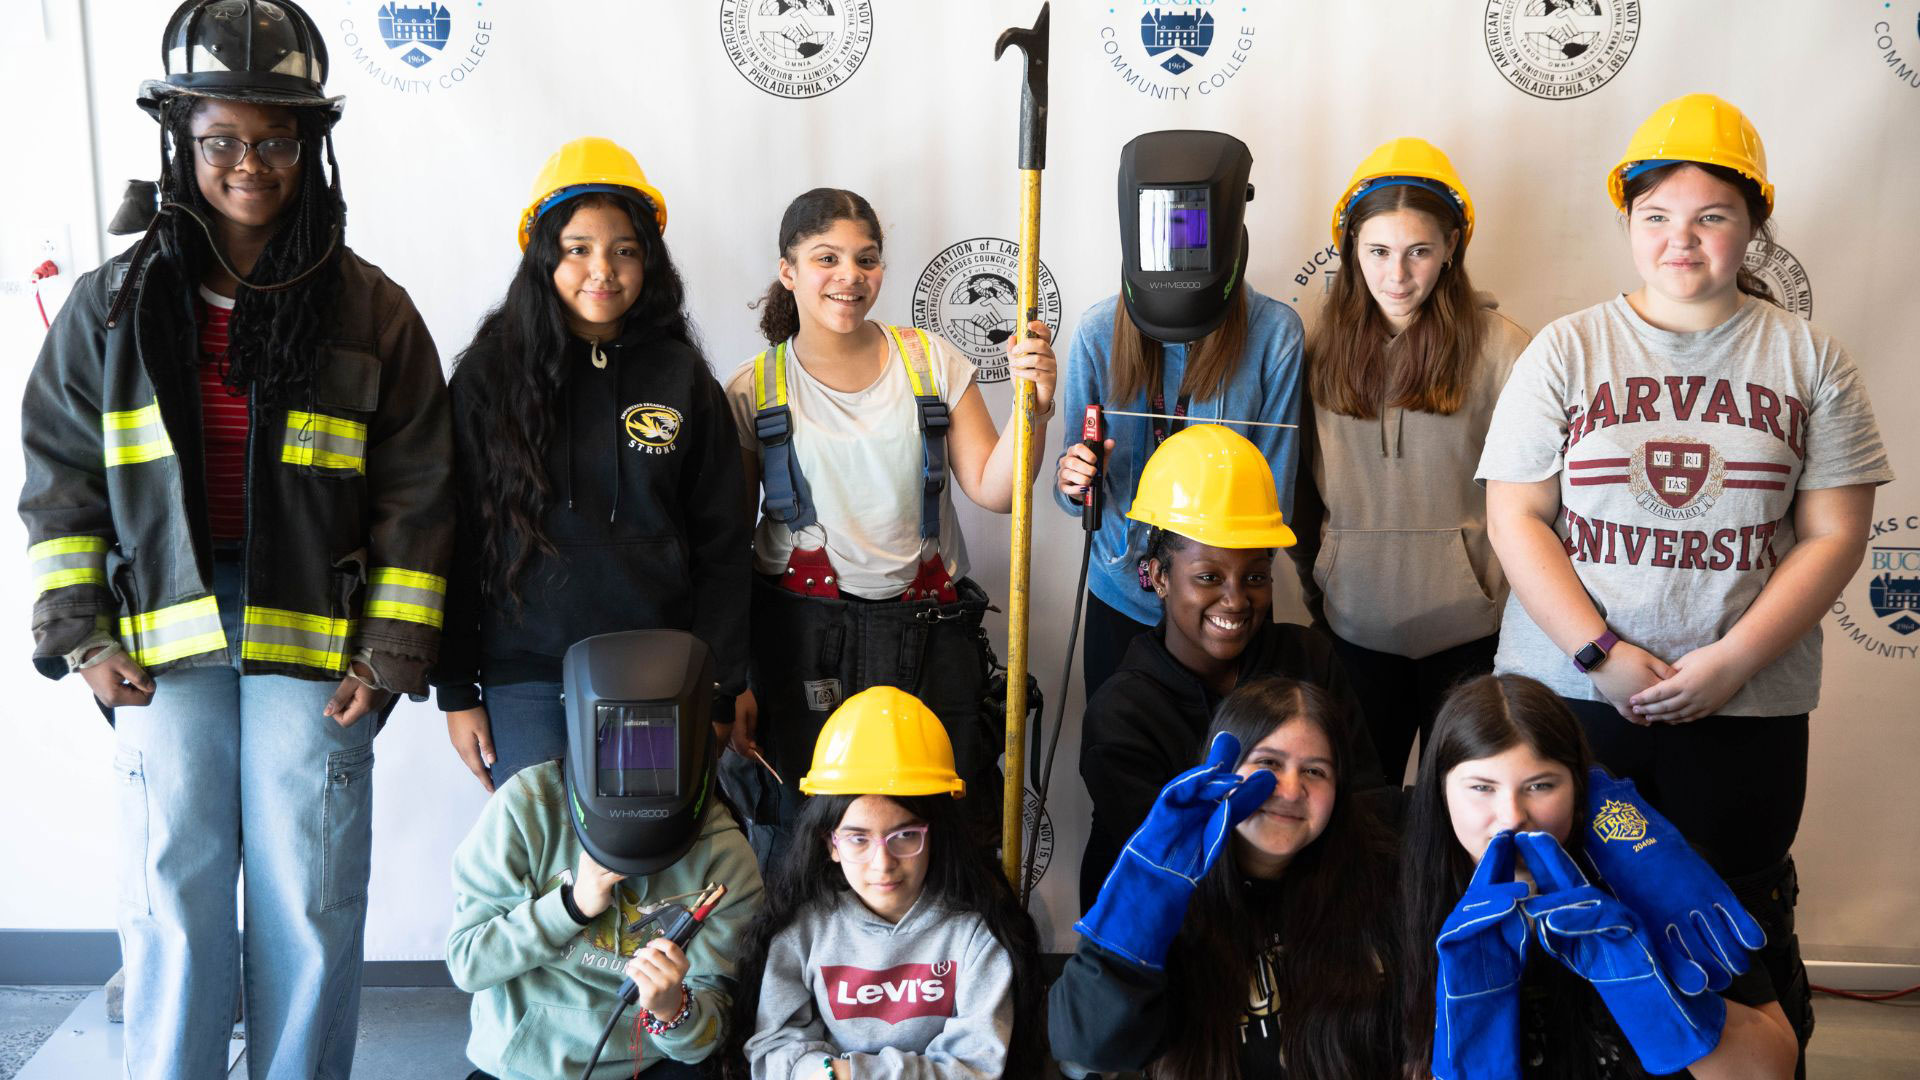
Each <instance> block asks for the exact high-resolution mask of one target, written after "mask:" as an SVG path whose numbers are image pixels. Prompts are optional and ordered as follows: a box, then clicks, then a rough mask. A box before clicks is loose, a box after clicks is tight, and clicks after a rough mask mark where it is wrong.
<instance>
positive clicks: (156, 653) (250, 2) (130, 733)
mask: <svg viewBox="0 0 1920 1080" xmlns="http://www.w3.org/2000/svg"><path fill="white" fill-rule="evenodd" d="M163 55H164V56H165V57H166V64H167V67H166V77H165V78H164V79H162V80H155V81H150V82H148V83H146V84H145V85H144V87H143V88H142V95H141V101H140V104H141V105H142V107H143V108H145V109H146V110H147V111H148V112H150V113H152V114H153V115H154V117H155V118H156V119H157V120H158V121H159V122H160V124H161V127H162V131H163V154H164V157H163V163H164V172H163V173H162V179H161V181H160V184H159V188H158V200H157V202H158V206H159V210H160V212H159V214H158V216H152V215H153V211H154V208H155V205H156V199H155V197H154V187H153V185H151V184H148V185H136V188H135V190H133V191H130V192H129V196H130V197H129V200H128V202H127V205H126V206H125V207H123V208H122V211H121V217H120V218H116V224H120V223H122V222H123V221H124V220H125V219H127V218H129V217H130V218H131V219H132V222H131V224H132V228H133V229H139V228H142V227H144V228H145V229H146V235H145V236H144V237H143V238H142V239H141V240H140V242H139V243H138V244H137V245H136V246H135V247H134V248H133V249H132V251H131V252H129V253H128V254H125V255H122V256H119V257H117V258H115V259H113V260H112V261H110V262H109V263H108V264H107V265H106V266H104V267H101V268H100V269H98V270H96V271H94V272H93V273H91V274H89V275H87V276H86V277H85V278H84V279H82V280H81V282H80V283H79V284H78V285H77V286H76V288H75V291H74V294H73V296H72V298H71V300H70V301H69V302H68V304H67V305H66V307H65V308H64V309H63V310H62V311H61V313H60V317H59V319H58V321H57V322H56V323H55V325H54V326H53V328H52V330H51V332H50V334H49V336H48V338H47V341H46V344H45V346H44V347H43V348H42V349H41V352H40V357H39V360H38V362H37V363H36V365H35V368H34V372H33V375H32V378H31V379H30V380H29V381H28V383H27V390H26V399H25V403H24V417H23V422H22V431H23V438H24V442H25V451H26V484H25V488H24V490H23V491H22V493H21V499H20V510H21V516H22V517H23V518H24V519H25V521H26V525H27V531H28V534H29V541H30V543H31V544H32V547H31V549H30V550H29V557H30V559H31V560H32V563H33V572H34V574H35V575H36V577H37V582H38V586H39V595H38V599H37V600H36V602H35V604H34V609H33V632H34V663H35V665H36V666H37V667H38V668H39V669H40V670H41V672H42V673H44V674H46V675H48V676H50V677H54V678H58V677H60V676H62V675H65V674H66V673H67V672H69V671H76V670H77V671H79V672H80V674H81V675H82V677H83V678H85V680H86V682H87V685H88V686H89V687H90V688H91V689H92V691H93V693H94V695H95V697H96V699H97V700H98V702H99V704H100V705H101V707H102V708H103V710H105V711H106V712H107V713H108V715H109V717H110V718H111V719H112V720H113V721H114V722H115V725H116V729H115V740H116V742H115V756H114V766H115V771H116V773H117V774H118V775H119V776H120V778H121V780H122V783H121V784H120V786H119V790H120V799H121V830H120V838H119V853H118V859H117V861H118V863H119V876H120V893H119V924H120V938H121V949H122V955H123V957H124V962H125V967H126V975H127V990H126V994H127V996H126V1005H127V1008H126V1019H127V1023H126V1037H125V1045H126V1068H127V1074H128V1075H129V1076H132V1077H203V1076H212V1075H218V1074H223V1073H224V1072H225V1070H226V1061H227V1058H226V1056H225V1055H226V1053H227V1045H228V1040H229V1034H230V1031H231V1028H232V1024H233V1001H234V998H235V994H236V991H237V989H238V988H237V987H236V985H235V984H236V982H237V981H238V976H239V970H240V963H239V961H240V960H241V956H240V955H239V954H240V953H241V950H242V938H241V937H240V935H238V934H237V933H236V930H235V926H236V923H237V922H240V921H242V920H241V919H240V918H238V917H237V916H238V915H239V914H240V913H237V912H236V911H235V889H234V883H235V878H236V875H238V874H240V873H242V872H244V874H245V877H246V884H247V888H246V907H245V911H244V924H245V931H246V932H245V936H244V960H245V967H246V975H247V977H246V982H245V998H246V1000H245V1006H246V1015H247V1030H248V1038H247V1056H248V1061H249V1069H250V1071H251V1073H252V1075H254V1076H268V1075H274V1076H280V1075H287V1076H294V1075H299V1076H313V1075H339V1076H344V1075H346V1074H347V1072H348V1071H349V1069H350V1067H351V1063H352V1058H353V1046H354V1031H355V1027H356V1024H357V1019H358V1010H359V987H360V957H361V934H362V930H363V927H364V924H365V919H366V905H367V899H366V898H367V877H368V870H369V856H370V847H371V842H372V832H371V826H372V777H371V770H372V768H373V748H372V743H373V736H374V732H375V731H376V730H377V728H378V727H379V724H380V717H381V716H382V715H383V713H384V710H385V709H386V708H387V707H388V706H389V705H390V704H391V702H392V694H393V693H394V692H405V693H410V694H419V693H422V692H423V691H424V690H425V688H426V672H427V669H428V667H429V666H430V665H431V664H432V663H433V661H434V659H435V652H436V650H437V644H438V638H439V632H440V624H441V618H442V616H441V612H442V606H443V601H444V598H445V591H446V581H445V578H444V576H443V575H444V574H445V573H446V571H447V566H446V564H447V561H448V553H449V546H450V540H451V535H450V533H451V522H452V497H451V488H450V482H449V469H448V461H449V459H450V446H449V437H448V423H447V404H446V390H445V386H444V383H443V381H442V378H441V373H440V364H439V360H438V358H437V357H436V355H435V353H434V348H433V343H432V341H431V340H430V339H429V338H428V336H427V330H426V327H425V325H424V324H423V323H422V322H421V319H420V316H419V314H418V313H417V312H416V311H415V310H414V307H413V304H412V303H411V302H410V301H409V300H408V298H407V295H406V293H405V292H404V291H402V290H401V289H400V287H399V286H397V285H395V284H394V283H393V282H392V281H390V280H388V279H387V277H386V276H385V275H384V274H382V273H381V272H380V271H379V270H378V269H377V268H375V267H373V266H372V265H370V264H368V263H366V262H365V261H363V260H361V259H360V258H359V257H358V256H356V255H355V254H354V253H353V252H352V251H350V250H348V249H347V248H346V247H345V245H344V244H343V243H342V237H341V227H342V222H343V203H342V201H341V196H340V187H339V175H338V172H337V169H336V168H334V166H333V157H332V145H331V141H330V139H329V136H328V133H329V131H330V130H331V128H332V126H333V124H334V122H335V121H336V120H337V119H338V117H339V108H340V99H339V98H337V97H334V98H329V97H326V96H325V94H324V91H323V90H322V81H323V79H324V78H325V69H326V47H325V45H324V43H323V42H322V41H321V38H320V35H319V33H318V32H317V31H316V29H315V28H314V25H313V23H312V22H311V20H309V19H308V18H307V16H306V14H305V13H304V12H302V11H301V10H300V9H299V8H298V7H296V6H294V5H293V4H291V3H285V2H280V3H269V2H267V0H219V2H215V0H195V2H189V3H186V4H183V5H182V6H181V7H180V8H179V10H177V11H176V12H175V13H174V16H173V18H172V19H171V20H170V21H169V23H168V26H167V29H166V37H165V45H164V48H163ZM128 231H131V230H128Z"/></svg>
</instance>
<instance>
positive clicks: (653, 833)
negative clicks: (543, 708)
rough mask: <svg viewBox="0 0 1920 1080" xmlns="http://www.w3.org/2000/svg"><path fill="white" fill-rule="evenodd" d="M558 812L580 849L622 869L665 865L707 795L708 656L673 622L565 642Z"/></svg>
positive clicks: (686, 837) (702, 811) (683, 845)
mask: <svg viewBox="0 0 1920 1080" xmlns="http://www.w3.org/2000/svg"><path fill="white" fill-rule="evenodd" d="M563 672H564V675H563V677H564V679H565V692H566V697H565V702H564V704H565V708H566V716H567V752H566V759H565V761H564V762H563V763H562V769H561V771H562V772H563V773H564V774H565V776H566V781H567V819H568V820H569V821H571V822H572V823H573V831H574V835H576V836H578V837H579V838H580V844H581V846H582V847H585V848H586V849H587V854H589V855H591V856H593V860H594V861H595V862H597V863H599V864H600V865H601V866H604V867H606V868H607V869H609V870H613V871H616V872H618V873H622V874H626V875H628V876H635V875H644V874H651V873H655V872H656V871H659V870H663V869H665V868H666V867H668V866H671V865H673V863H675V862H676V861H678V860H679V858H680V857H681V856H682V855H685V854H686V853H687V849H688V848H690V847H692V846H693V841H694V837H695V836H697V835H699V832H700V822H701V820H702V818H703V817H704V816H705V815H706V812H707V802H708V800H709V799H712V798H714V797H715V795H714V791H713V763H714V759H715V757H716V756H717V747H716V746H715V745H714V734H713V727H712V724H711V720H712V716H713V708H714V681H713V657H712V655H711V654H710V653H709V652H708V651H707V646H706V644H705V643H704V642H702V641H701V640H700V639H699V638H696V637H694V636H693V635H692V634H689V633H686V632H685V631H682V630H629V631H626V632H623V633H618V634H601V635H599V636H597V637H590V638H587V639H586V640H584V641H579V642H576V643H574V645H573V647H572V648H570V649H568V650H567V655H566V659H565V660H564V661H563Z"/></svg>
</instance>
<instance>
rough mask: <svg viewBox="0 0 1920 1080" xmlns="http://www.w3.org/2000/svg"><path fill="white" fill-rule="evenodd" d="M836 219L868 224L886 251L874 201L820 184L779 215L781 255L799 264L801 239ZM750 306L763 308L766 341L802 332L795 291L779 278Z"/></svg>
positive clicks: (830, 225) (762, 331)
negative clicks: (796, 255)
mask: <svg viewBox="0 0 1920 1080" xmlns="http://www.w3.org/2000/svg"><path fill="white" fill-rule="evenodd" d="M837 221H857V222H859V223H861V224H862V225H865V226H866V227H867V232H868V233H870V234H871V235H872V236H873V246H874V247H876V248H879V249H881V250H883V251H884V250H886V246H887V240H886V236H885V235H884V234H883V233H882V231H881V228H880V217H879V215H877V214H875V213H874V212H873V205H872V204H871V203H869V202H867V200H866V199H864V198H862V197H861V196H860V195H859V194H858V193H857V192H852V191H848V190H846V189H845V188H824V187H820V188H814V189H813V190H812V191H807V192H803V193H802V194H801V195H800V196H798V197H797V198H795V199H794V200H793V201H792V202H790V203H788V204H787V210H786V213H784V214H781V215H780V245H779V256H780V258H783V259H785V260H787V262H788V263H797V262H798V261H799V260H798V259H796V258H795V257H794V256H795V254H796V252H797V250H798V249H799V247H800V241H802V240H805V239H806V238H808V237H810V236H819V235H820V234H821V233H823V232H826V231H827V230H828V229H831V228H833V225H834V223H835V222H837ZM750 306H752V307H758V308H759V309H760V336H761V337H763V338H765V339H766V340H767V341H769V342H781V341H785V340H787V339H788V338H790V337H792V336H793V335H795V334H797V333H799V332H800V305H799V304H798V303H796V302H795V301H794V299H793V290H791V289H789V288H787V287H786V286H785V285H783V284H781V283H780V280H779V279H778V278H775V279H774V282H773V284H771V285H769V286H767V294H766V295H765V296H762V297H761V298H760V299H758V300H756V301H754V302H753V304H752V305H750Z"/></svg>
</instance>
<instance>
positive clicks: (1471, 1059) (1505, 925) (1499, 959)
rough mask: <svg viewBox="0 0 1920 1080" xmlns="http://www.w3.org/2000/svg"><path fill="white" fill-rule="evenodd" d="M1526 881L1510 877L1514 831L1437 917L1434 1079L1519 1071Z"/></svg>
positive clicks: (1475, 1078) (1494, 843)
mask: <svg viewBox="0 0 1920 1080" xmlns="http://www.w3.org/2000/svg"><path fill="white" fill-rule="evenodd" d="M1526 895H1527V886H1526V885H1525V883H1523V882H1516V881H1514V880H1513V834H1512V833H1510V832H1503V833H1500V834H1498V835H1497V836H1495V837H1494V838H1493V839H1492V840H1491V841H1490V842H1488V844H1487V850H1486V853H1485V854H1483V855H1481V856H1480V865H1479V866H1478V867H1476V868H1475V869H1474V871H1473V880H1472V881H1470V882H1468V883H1467V891H1466V894H1465V895H1463V896H1462V897H1460V902H1459V903H1458V904H1456V905H1454V908H1453V914H1451V915H1448V916H1447V921H1446V922H1444V923H1442V924H1440V936H1439V937H1438V938H1435V939H1434V943H1433V947H1434V949H1435V951H1436V952H1438V953H1439V955H1440V967H1439V973H1438V974H1437V975H1436V976H1435V979H1434V990H1433V1075H1434V1080H1492V1078H1494V1077H1501V1078H1510V1077H1516V1076H1519V1075H1520V975H1521V973H1522V972H1523V971H1525V970H1526V966H1527V920H1526V917H1525V916H1524V915H1522V914H1521V913H1520V901H1521V900H1522V899H1524V898H1525V897H1526Z"/></svg>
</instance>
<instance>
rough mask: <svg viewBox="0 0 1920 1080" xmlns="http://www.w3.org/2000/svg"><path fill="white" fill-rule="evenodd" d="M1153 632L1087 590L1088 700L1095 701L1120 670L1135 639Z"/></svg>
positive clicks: (1083, 650) (1084, 673) (1083, 644)
mask: <svg viewBox="0 0 1920 1080" xmlns="http://www.w3.org/2000/svg"><path fill="white" fill-rule="evenodd" d="M1151 629H1153V627H1151V626H1148V625H1147V624H1146V623H1143V622H1136V621H1135V620H1134V618H1133V616H1131V615H1128V614H1126V613H1125V612H1123V611H1121V610H1120V609H1119V608H1117V607H1114V606H1113V605H1112V604H1109V603H1107V602H1106V601H1105V600H1102V599H1100V598H1099V597H1097V596H1095V595H1093V590H1092V589H1088V590H1087V612H1086V615H1085V617H1084V618H1082V619H1081V620H1080V676H1081V678H1082V680H1083V681H1084V682H1085V683H1086V687H1087V696H1086V698H1085V700H1087V701H1092V700H1093V692H1094V691H1095V690H1098V689H1100V684H1101V683H1104V682H1106V681H1107V679H1108V678H1110V677H1111V676H1112V675H1113V673H1114V672H1115V671H1116V670H1118V669H1119V667H1120V661H1122V660H1124V659H1126V656H1127V646H1129V645H1132V644H1133V639H1134V638H1135V637H1137V636H1138V635H1140V634H1142V633H1144V632H1146V631H1148V630H1151Z"/></svg>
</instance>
